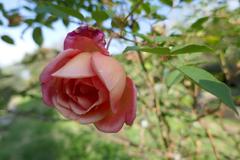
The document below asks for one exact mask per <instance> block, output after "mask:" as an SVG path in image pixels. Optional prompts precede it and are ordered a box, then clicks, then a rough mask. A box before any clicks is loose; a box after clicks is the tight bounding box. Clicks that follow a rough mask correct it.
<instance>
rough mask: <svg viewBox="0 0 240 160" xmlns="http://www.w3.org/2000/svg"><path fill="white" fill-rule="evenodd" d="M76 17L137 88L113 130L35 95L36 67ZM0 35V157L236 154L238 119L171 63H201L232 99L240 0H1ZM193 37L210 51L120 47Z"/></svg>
mask: <svg viewBox="0 0 240 160" xmlns="http://www.w3.org/2000/svg"><path fill="white" fill-rule="evenodd" d="M82 24H88V25H91V26H94V27H97V28H99V29H101V30H103V32H104V33H105V35H106V40H107V44H108V47H109V51H110V53H111V54H112V55H113V56H114V57H115V58H117V59H118V60H119V61H120V62H121V63H122V64H123V65H124V67H125V69H126V72H127V73H128V74H129V75H130V77H132V78H133V80H134V81H135V83H136V85H137V89H138V106H137V118H136V120H135V122H134V124H133V126H132V127H128V126H125V127H124V128H123V129H122V131H120V132H119V133H117V134H103V133H100V132H98V131H97V130H96V129H95V128H94V127H93V126H91V125H80V124H78V123H76V122H72V121H69V120H66V119H64V118H63V117H62V116H61V115H59V114H58V113H57V112H56V110H54V109H52V108H50V107H47V106H45V105H44V104H43V102H42V99H41V92H40V86H39V80H38V78H39V74H40V73H41V71H42V69H43V67H44V66H45V65H46V64H47V63H48V62H49V60H50V59H52V58H53V57H55V56H56V55H57V54H58V52H59V51H61V50H62V46H63V40H64V38H65V36H66V34H67V33H68V32H70V31H72V30H74V29H75V28H77V27H78V26H79V25H82ZM0 37H1V40H0V159H1V160H43V159H44V160H132V159H136V160H138V159H143V160H159V159H161V160H162V159H163V160H165V159H173V160H181V159H200V160H208V159H209V160H212V159H217V160H220V159H229V160H237V159H240V125H239V118H238V117H237V116H236V114H235V113H234V112H233V111H232V110H231V109H229V106H226V105H225V104H223V103H221V101H220V100H219V99H218V98H216V97H215V96H213V95H212V94H210V93H208V92H206V91H205V90H203V89H201V88H200V87H198V86H197V85H196V84H194V83H193V82H192V81H191V80H190V79H189V78H187V77H185V76H184V75H182V74H181V73H180V72H179V71H176V70H174V67H173V66H178V65H182V64H191V65H194V66H197V67H200V68H202V69H204V70H207V71H208V72H210V73H211V74H212V75H214V76H215V77H216V78H217V79H218V80H219V81H221V82H223V83H225V84H226V85H227V86H228V87H229V88H230V89H231V94H232V96H231V98H232V100H233V101H234V103H235V104H236V105H237V106H239V105H240V1H238V0H151V1H150V0H68V1H66V0H51V1H48V0H41V1H37V0H0ZM193 43H194V44H200V45H207V46H209V47H210V48H212V50H213V51H212V52H210V51H206V50H203V51H202V52H200V53H194V54H181V55H176V56H159V55H158V54H151V53H145V52H139V51H133V50H131V51H129V52H127V53H124V54H123V51H124V49H125V48H126V47H127V46H147V47H156V46H161V47H169V48H173V47H178V46H184V45H187V44H193ZM156 104H157V106H156ZM156 107H157V110H158V109H159V110H160V111H156V110H155V109H156ZM156 112H157V113H160V114H156Z"/></svg>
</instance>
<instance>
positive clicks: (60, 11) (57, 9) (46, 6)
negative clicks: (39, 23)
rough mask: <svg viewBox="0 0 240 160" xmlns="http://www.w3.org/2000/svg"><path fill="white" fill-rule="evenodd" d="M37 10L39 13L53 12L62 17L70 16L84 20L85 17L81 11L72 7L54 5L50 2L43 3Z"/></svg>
mask: <svg viewBox="0 0 240 160" xmlns="http://www.w3.org/2000/svg"><path fill="white" fill-rule="evenodd" d="M36 12H38V13H51V14H53V15H55V16H59V17H62V18H67V17H68V16H73V17H76V18H78V19H80V20H83V19H84V17H83V15H82V14H81V13H79V11H75V10H73V9H71V8H68V7H64V6H60V5H53V4H50V3H43V4H41V5H39V6H37V8H36Z"/></svg>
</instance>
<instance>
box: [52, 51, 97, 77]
mask: <svg viewBox="0 0 240 160" xmlns="http://www.w3.org/2000/svg"><path fill="white" fill-rule="evenodd" d="M90 60H91V54H90V53H88V52H84V53H81V54H79V55H76V56H75V57H73V58H72V59H71V60H69V61H68V62H67V63H66V64H65V65H64V66H63V67H61V68H60V69H59V70H57V71H56V72H54V73H53V74H52V76H54V77H61V78H86V77H92V76H94V75H95V74H94V72H93V71H92V69H91V66H90Z"/></svg>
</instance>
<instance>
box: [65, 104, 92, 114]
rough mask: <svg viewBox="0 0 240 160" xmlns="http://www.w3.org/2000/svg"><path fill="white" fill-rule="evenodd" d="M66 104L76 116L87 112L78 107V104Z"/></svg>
mask: <svg viewBox="0 0 240 160" xmlns="http://www.w3.org/2000/svg"><path fill="white" fill-rule="evenodd" d="M68 103H69V106H70V108H71V110H72V111H73V112H75V113H76V114H78V115H81V114H85V113H86V112H88V110H86V109H84V108H83V107H82V106H80V105H79V104H76V103H75V102H73V101H69V102H68Z"/></svg>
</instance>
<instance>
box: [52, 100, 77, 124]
mask: <svg viewBox="0 0 240 160" xmlns="http://www.w3.org/2000/svg"><path fill="white" fill-rule="evenodd" d="M52 101H53V104H54V106H55V107H56V109H57V110H58V111H59V112H60V113H61V114H62V115H63V116H64V117H66V118H68V119H72V120H76V119H78V118H79V116H78V115H77V114H75V113H74V112H72V111H71V110H69V109H67V108H64V107H63V106H61V105H60V104H59V103H58V102H57V100H56V97H53V99H52Z"/></svg>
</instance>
